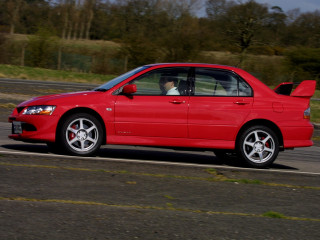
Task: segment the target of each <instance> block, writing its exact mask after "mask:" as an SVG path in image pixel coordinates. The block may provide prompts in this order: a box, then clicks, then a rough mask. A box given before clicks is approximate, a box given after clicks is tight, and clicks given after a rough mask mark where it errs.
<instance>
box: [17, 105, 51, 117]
mask: <svg viewBox="0 0 320 240" xmlns="http://www.w3.org/2000/svg"><path fill="white" fill-rule="evenodd" d="M55 108H56V106H32V107H27V108H26V109H25V110H24V111H23V113H22V114H25V115H51V114H52V113H53V111H54V109H55Z"/></svg>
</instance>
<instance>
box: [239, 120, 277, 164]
mask: <svg viewBox="0 0 320 240" xmlns="http://www.w3.org/2000/svg"><path fill="white" fill-rule="evenodd" d="M237 152H238V154H239V156H240V157H241V158H242V160H243V161H244V162H245V163H246V164H247V165H248V166H250V167H255V168H265V167H268V166H270V165H271V164H272V163H273V162H274V160H275V159H276V158H277V156H278V153H279V140H278V137H277V135H276V134H275V133H274V131H272V130H271V129H270V128H268V127H265V126H259V125H258V126H252V127H250V128H248V129H246V130H245V131H244V132H242V134H241V136H240V138H239V141H238V145H237Z"/></svg>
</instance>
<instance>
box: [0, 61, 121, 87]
mask: <svg viewBox="0 0 320 240" xmlns="http://www.w3.org/2000/svg"><path fill="white" fill-rule="evenodd" d="M114 77H115V75H100V74H93V73H78V72H69V71H59V70H50V69H44V68H32V67H21V66H14V65H3V64H0V78H17V79H32V80H44V81H62V82H79V83H98V84H100V83H104V82H107V81H109V80H111V79H112V78H114Z"/></svg>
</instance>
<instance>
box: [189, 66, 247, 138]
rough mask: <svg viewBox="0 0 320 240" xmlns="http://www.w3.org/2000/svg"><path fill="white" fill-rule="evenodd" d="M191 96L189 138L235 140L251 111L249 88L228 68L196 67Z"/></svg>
mask: <svg viewBox="0 0 320 240" xmlns="http://www.w3.org/2000/svg"><path fill="white" fill-rule="evenodd" d="M194 80H195V81H194V93H193V95H192V96H191V97H190V102H189V104H190V106H189V137H190V138H194V139H211V140H234V139H235V136H236V133H237V131H238V129H239V127H240V126H241V125H242V124H243V122H244V120H245V119H246V117H247V116H248V114H249V113H250V111H251V108H252V103H253V92H252V89H251V87H250V86H249V85H248V84H247V83H246V82H245V81H244V80H243V79H241V78H240V77H239V76H238V75H236V74H234V73H233V72H231V71H227V70H219V69H212V68H196V69H195V74H194Z"/></svg>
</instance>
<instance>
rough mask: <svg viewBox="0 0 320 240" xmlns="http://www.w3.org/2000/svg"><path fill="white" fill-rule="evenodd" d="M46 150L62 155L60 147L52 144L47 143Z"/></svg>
mask: <svg viewBox="0 0 320 240" xmlns="http://www.w3.org/2000/svg"><path fill="white" fill-rule="evenodd" d="M47 146H48V150H49V152H51V153H62V151H61V146H59V144H57V143H54V142H47Z"/></svg>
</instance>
